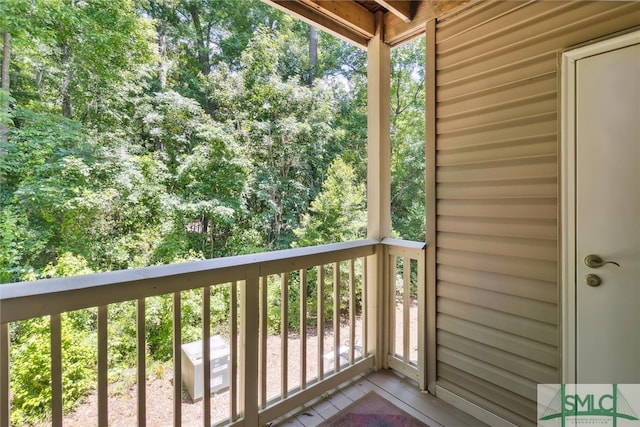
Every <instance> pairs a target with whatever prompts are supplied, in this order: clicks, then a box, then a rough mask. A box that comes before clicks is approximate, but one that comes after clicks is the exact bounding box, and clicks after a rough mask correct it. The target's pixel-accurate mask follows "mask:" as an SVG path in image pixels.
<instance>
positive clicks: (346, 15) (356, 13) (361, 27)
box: [299, 0, 376, 38]
mask: <svg viewBox="0 0 640 427" xmlns="http://www.w3.org/2000/svg"><path fill="white" fill-rule="evenodd" d="M299 1H300V3H303V4H305V5H306V6H307V7H309V8H311V9H314V10H316V11H317V12H318V13H320V14H322V15H324V16H327V17H328V18H330V19H331V20H333V21H336V22H339V23H340V24H341V25H344V26H345V27H347V28H349V29H350V30H352V31H355V32H357V33H360V34H362V35H363V36H365V37H367V38H371V37H373V35H374V34H375V31H376V18H375V16H374V15H373V14H372V13H371V12H369V11H368V10H367V9H366V8H364V7H363V6H360V5H359V4H358V3H356V2H352V1H335V0H299Z"/></svg>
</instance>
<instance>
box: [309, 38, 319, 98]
mask: <svg viewBox="0 0 640 427" xmlns="http://www.w3.org/2000/svg"><path fill="white" fill-rule="evenodd" d="M317 68H318V33H317V32H316V27H314V26H313V25H312V26H311V28H310V31H309V86H313V82H314V81H315V79H316V75H317V73H318V70H317Z"/></svg>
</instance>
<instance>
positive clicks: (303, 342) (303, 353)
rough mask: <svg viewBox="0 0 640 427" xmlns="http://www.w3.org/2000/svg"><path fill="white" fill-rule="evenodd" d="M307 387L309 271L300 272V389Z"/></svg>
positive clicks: (302, 270)
mask: <svg viewBox="0 0 640 427" xmlns="http://www.w3.org/2000/svg"><path fill="white" fill-rule="evenodd" d="M306 387H307V269H306V268H303V269H301V270H300V388H303V389H304V388H306Z"/></svg>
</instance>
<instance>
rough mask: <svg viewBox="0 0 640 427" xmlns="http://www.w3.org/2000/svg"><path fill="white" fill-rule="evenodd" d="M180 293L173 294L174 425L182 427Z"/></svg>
mask: <svg viewBox="0 0 640 427" xmlns="http://www.w3.org/2000/svg"><path fill="white" fill-rule="evenodd" d="M181 302H182V301H181V296H180V292H174V293H173V425H174V426H180V425H182V366H181V365H182V349H181V346H182V308H181Z"/></svg>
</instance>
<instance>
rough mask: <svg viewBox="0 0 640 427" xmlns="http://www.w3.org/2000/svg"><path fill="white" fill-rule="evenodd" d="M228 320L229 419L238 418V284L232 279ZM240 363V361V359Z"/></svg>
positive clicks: (234, 419)
mask: <svg viewBox="0 0 640 427" xmlns="http://www.w3.org/2000/svg"><path fill="white" fill-rule="evenodd" d="M229 294H230V298H229V318H230V319H229V320H230V321H231V325H230V326H231V333H230V336H229V403H230V408H229V409H230V411H231V421H236V420H237V419H238V396H239V395H240V394H239V393H238V363H239V361H238V359H239V357H238V285H237V282H235V281H233V282H231V284H230V289H229ZM240 363H241V361H240Z"/></svg>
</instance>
